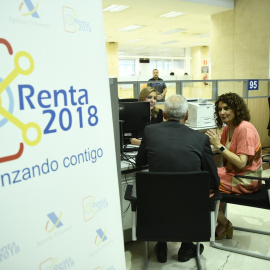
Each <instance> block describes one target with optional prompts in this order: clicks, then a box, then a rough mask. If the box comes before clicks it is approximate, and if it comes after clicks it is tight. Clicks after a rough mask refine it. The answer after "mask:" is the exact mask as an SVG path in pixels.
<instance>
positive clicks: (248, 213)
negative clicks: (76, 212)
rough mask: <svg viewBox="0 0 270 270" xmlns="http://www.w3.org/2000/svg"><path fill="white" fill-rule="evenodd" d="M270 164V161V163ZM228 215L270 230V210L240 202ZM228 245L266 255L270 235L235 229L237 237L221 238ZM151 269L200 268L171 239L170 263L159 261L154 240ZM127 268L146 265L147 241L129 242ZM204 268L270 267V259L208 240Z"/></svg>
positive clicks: (250, 269) (266, 172)
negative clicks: (182, 255)
mask: <svg viewBox="0 0 270 270" xmlns="http://www.w3.org/2000/svg"><path fill="white" fill-rule="evenodd" d="M267 166H268V165H267ZM264 169H265V170H264V172H263V174H264V175H263V176H265V177H268V176H270V169H267V167H264ZM228 218H229V219H230V221H231V222H232V223H233V224H234V225H235V226H240V227H249V228H254V229H259V230H265V231H266V230H268V231H270V211H269V210H263V209H257V208H251V207H242V206H237V205H231V204H230V205H229V206H228ZM219 242H220V243H222V244H224V245H226V246H232V247H241V248H246V249H248V250H253V251H255V252H258V253H260V254H262V255H268V256H270V236H267V235H258V234H253V233H247V232H240V231H236V230H234V236H233V239H231V240H228V239H223V240H220V241H219ZM149 246H150V248H149V252H150V258H149V265H148V269H149V270H159V269H162V270H174V269H183V270H184V269H185V270H186V269H197V268H196V261H195V259H191V260H190V261H188V262H185V263H180V262H178V261H177V252H178V249H179V246H180V243H168V260H167V262H166V263H164V264H162V263H158V262H157V260H156V255H155V253H154V246H155V243H153V242H151V243H150V245H149ZM125 251H126V252H125V255H126V268H127V270H140V269H143V266H144V251H145V250H144V242H129V243H126V244H125ZM201 263H202V267H203V269H208V270H231V269H237V270H238V269H240V270H254V269H256V270H269V269H270V261H267V260H263V259H258V258H254V257H249V256H245V255H240V254H236V253H231V252H228V251H223V250H219V249H216V248H213V247H210V244H209V243H207V242H206V243H204V252H203V254H202V255H201Z"/></svg>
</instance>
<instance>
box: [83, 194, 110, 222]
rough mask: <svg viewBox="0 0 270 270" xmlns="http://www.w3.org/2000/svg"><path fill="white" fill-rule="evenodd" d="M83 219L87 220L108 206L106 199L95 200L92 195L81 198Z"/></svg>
mask: <svg viewBox="0 0 270 270" xmlns="http://www.w3.org/2000/svg"><path fill="white" fill-rule="evenodd" d="M82 205H83V214H84V221H85V222H87V221H89V220H91V219H92V218H94V217H95V215H96V214H97V213H98V212H100V211H102V210H103V209H105V208H107V207H108V206H109V203H108V201H107V200H106V199H102V200H99V201H97V200H96V198H95V197H94V196H87V197H85V198H83V199H82Z"/></svg>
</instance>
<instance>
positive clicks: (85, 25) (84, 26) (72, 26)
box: [63, 7, 92, 33]
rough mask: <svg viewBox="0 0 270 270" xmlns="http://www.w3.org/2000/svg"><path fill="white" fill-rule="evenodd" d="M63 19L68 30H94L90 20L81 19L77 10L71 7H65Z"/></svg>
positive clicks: (74, 31)
mask: <svg viewBox="0 0 270 270" xmlns="http://www.w3.org/2000/svg"><path fill="white" fill-rule="evenodd" d="M63 20H64V29H65V31H66V32H69V33H76V32H78V31H82V32H92V27H91V25H90V23H89V22H88V21H84V20H81V19H80V18H79V16H78V14H77V12H76V11H75V10H74V9H73V8H71V7H63Z"/></svg>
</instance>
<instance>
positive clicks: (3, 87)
mask: <svg viewBox="0 0 270 270" xmlns="http://www.w3.org/2000/svg"><path fill="white" fill-rule="evenodd" d="M0 44H3V45H5V46H6V48H7V50H8V53H9V54H10V55H13V49H12V47H11V45H10V43H9V42H8V41H7V40H5V39H2V38H1V39H0ZM22 58H26V59H27V60H28V62H29V67H28V68H27V69H24V68H23V67H21V66H20V60H21V59H22ZM33 70H34V60H33V58H32V56H31V55H30V54H29V53H27V52H25V51H20V52H18V53H16V55H15V56H14V69H13V70H12V71H10V73H9V75H8V76H7V77H6V78H5V79H1V82H0V115H2V116H3V117H4V119H3V120H1V122H0V128H1V127H2V126H4V125H5V124H6V123H7V122H8V121H9V122H11V123H12V124H13V125H15V126H16V127H17V128H19V129H20V130H21V131H22V138H23V141H24V142H25V143H26V144H28V145H30V146H34V145H36V144H38V143H39V141H40V140H41V134H42V132H41V128H40V127H39V125H38V124H37V123H34V122H29V123H26V124H25V123H23V122H21V121H20V119H19V118H17V117H16V116H14V115H13V109H14V99H13V95H12V91H11V89H10V87H9V85H10V83H11V82H12V81H13V80H15V79H16V77H17V76H18V75H24V76H28V75H29V74H31V73H32V72H33ZM4 91H7V93H8V97H9V109H8V110H6V109H5V108H4V107H3V106H2V103H1V94H2V93H3V92H4ZM30 129H34V130H36V134H37V135H36V138H35V139H30V138H29V137H28V136H29V135H28V134H29V133H28V132H29V130H30ZM23 149H24V144H23V143H20V146H19V151H18V152H17V153H15V154H12V155H9V156H4V157H1V156H0V163H2V162H6V161H10V160H14V159H18V158H19V157H20V156H21V155H22V153H23Z"/></svg>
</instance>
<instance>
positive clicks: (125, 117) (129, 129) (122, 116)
mask: <svg viewBox="0 0 270 270" xmlns="http://www.w3.org/2000/svg"><path fill="white" fill-rule="evenodd" d="M118 108H119V120H120V123H121V125H122V132H120V133H122V134H121V135H122V136H123V140H124V142H125V141H126V140H125V139H129V138H142V136H143V131H144V128H145V126H146V125H149V124H150V102H119V106H118Z"/></svg>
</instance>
